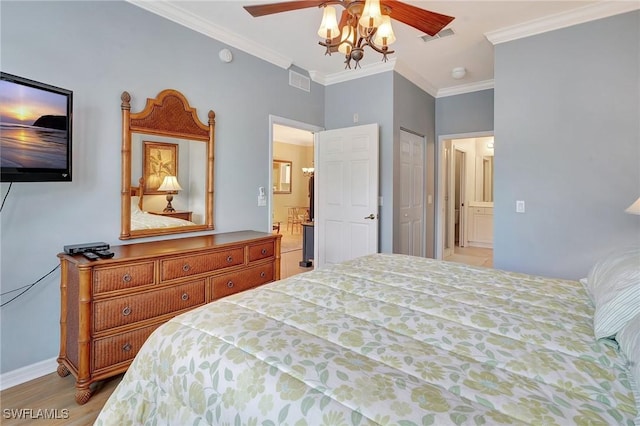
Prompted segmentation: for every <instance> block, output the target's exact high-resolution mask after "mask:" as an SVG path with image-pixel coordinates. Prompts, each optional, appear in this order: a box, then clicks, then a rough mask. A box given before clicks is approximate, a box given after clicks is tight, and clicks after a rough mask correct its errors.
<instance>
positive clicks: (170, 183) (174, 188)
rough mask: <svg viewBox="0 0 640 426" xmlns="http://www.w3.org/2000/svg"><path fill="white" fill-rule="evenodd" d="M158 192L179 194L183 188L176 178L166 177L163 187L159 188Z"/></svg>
mask: <svg viewBox="0 0 640 426" xmlns="http://www.w3.org/2000/svg"><path fill="white" fill-rule="evenodd" d="M158 191H167V192H178V191H182V187H181V186H180V184H179V183H178V178H176V177H175V176H165V177H164V180H163V181H162V185H160V187H158Z"/></svg>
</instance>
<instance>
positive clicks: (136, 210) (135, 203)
mask: <svg viewBox="0 0 640 426" xmlns="http://www.w3.org/2000/svg"><path fill="white" fill-rule="evenodd" d="M139 203H140V197H138V196H134V197H131V214H140V213H142V211H141V210H140V207H138V204H139Z"/></svg>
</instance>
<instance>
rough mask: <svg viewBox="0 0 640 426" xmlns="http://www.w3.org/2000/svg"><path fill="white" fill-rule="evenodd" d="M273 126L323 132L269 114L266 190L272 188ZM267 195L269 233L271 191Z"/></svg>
mask: <svg viewBox="0 0 640 426" xmlns="http://www.w3.org/2000/svg"><path fill="white" fill-rule="evenodd" d="M275 124H279V125H281V126H287V127H293V128H295V129H300V130H306V131H309V132H311V133H313V134H314V135H315V134H316V133H317V132H320V131H322V130H324V127H320V126H316V125H315V124H310V123H305V122H302V121H297V120H293V119H290V118H286V117H280V116H278V115H273V114H269V155H268V157H269V158H268V163H267V170H269V185H268V186H267V188H273V176H272V173H271V168H272V165H273V142H274V141H273V126H274V125H275ZM313 139H314V145H315V136H314V138H313ZM314 161H315V147H314ZM317 185H318V183H317V181H316V180H314V192H317ZM267 192H268V194H269V197H268V201H267V212H266V215H267V229H268V230H269V232H271V229H273V218H272V214H271V212H272V211H273V191H271V190H269V191H267Z"/></svg>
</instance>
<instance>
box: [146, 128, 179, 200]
mask: <svg viewBox="0 0 640 426" xmlns="http://www.w3.org/2000/svg"><path fill="white" fill-rule="evenodd" d="M142 173H143V175H144V193H145V194H163V193H164V192H162V191H158V188H159V187H160V185H162V181H163V180H164V178H165V177H166V176H178V145H177V144H173V143H164V142H151V141H144V155H143V160H142Z"/></svg>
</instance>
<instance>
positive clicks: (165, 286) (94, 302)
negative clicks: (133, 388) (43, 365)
mask: <svg viewBox="0 0 640 426" xmlns="http://www.w3.org/2000/svg"><path fill="white" fill-rule="evenodd" d="M281 237H282V236H281V235H273V234H268V233H262V232H254V231H240V232H231V233H224V234H215V235H206V236H199V237H189V238H179V239H172V240H162V241H153V242H146V243H139V244H128V245H121V246H112V247H111V251H113V252H114V253H115V256H114V257H113V258H111V259H100V260H97V261H90V260H88V259H86V258H85V257H84V256H83V255H73V256H72V255H68V254H66V253H60V254H58V257H59V258H60V263H61V278H60V296H61V304H62V305H61V310H60V356H59V358H58V374H59V375H60V376H62V377H64V376H67V375H69V373H73V375H74V376H75V377H76V401H77V402H78V404H84V403H86V402H87V401H88V400H89V398H90V397H91V393H92V390H91V389H90V385H91V384H92V383H94V382H96V381H99V380H103V379H106V378H108V377H111V376H114V375H117V374H120V373H122V372H124V371H125V370H126V369H127V367H128V366H129V364H130V363H131V361H132V360H133V358H134V357H135V355H136V353H137V352H138V350H139V349H140V347H141V346H142V344H143V343H144V342H145V340H146V339H147V337H148V336H149V335H150V334H151V332H153V331H154V330H155V329H156V328H157V327H158V326H159V325H161V324H163V323H165V322H166V321H168V320H169V319H171V318H172V317H174V316H176V315H178V314H180V313H183V312H186V311H188V310H190V309H193V308H195V307H197V306H201V305H204V304H205V303H209V302H211V301H214V300H216V299H219V298H221V297H225V296H229V295H231V294H233V293H237V292H239V291H243V290H247V289H249V288H252V287H256V286H259V285H262V284H266V283H268V282H271V281H276V280H278V279H280V240H281Z"/></svg>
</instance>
